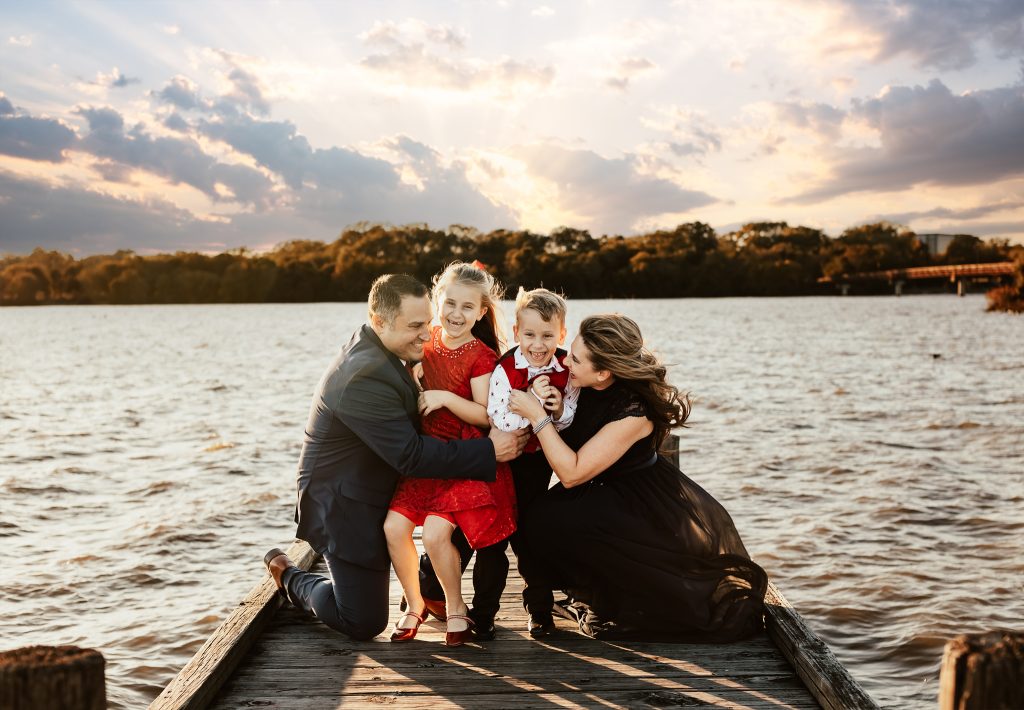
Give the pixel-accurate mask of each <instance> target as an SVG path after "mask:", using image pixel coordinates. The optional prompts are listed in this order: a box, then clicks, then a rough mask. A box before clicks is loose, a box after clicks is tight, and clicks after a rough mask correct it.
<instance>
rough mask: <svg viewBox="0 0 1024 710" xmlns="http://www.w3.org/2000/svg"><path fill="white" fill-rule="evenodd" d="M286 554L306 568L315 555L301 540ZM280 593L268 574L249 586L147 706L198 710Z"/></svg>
mask: <svg viewBox="0 0 1024 710" xmlns="http://www.w3.org/2000/svg"><path fill="white" fill-rule="evenodd" d="M288 556H289V557H290V558H291V559H292V560H293V561H294V562H295V564H297V565H298V566H299V567H302V568H303V569H309V568H310V566H311V565H312V564H313V562H314V561H315V560H316V558H317V555H316V553H314V552H313V550H312V549H310V547H309V545H307V544H306V543H304V542H296V543H295V544H293V545H292V546H291V547H289V548H288ZM280 599H281V598H280V596H278V594H277V590H276V588H275V587H274V582H273V580H271V578H270V576H269V575H264V576H263V578H262V579H261V580H260V582H259V583H258V584H257V585H256V586H255V587H253V588H252V590H250V592H249V593H248V594H247V595H246V597H245V599H243V600H242V601H241V603H239V605H238V606H237V607H235V609H234V610H233V611H232V612H231V613H230V614H229V615H228V617H227V618H226V619H225V620H224V621H223V622H222V623H221V625H220V626H218V627H217V629H216V630H215V631H214V632H213V635H211V636H210V638H209V639H207V641H206V643H205V644H203V646H202V648H200V649H199V651H197V652H196V655H195V656H193V657H192V660H190V661H189V662H188V663H187V664H186V665H185V667H184V668H182V669H181V670H180V671H179V672H178V675H177V676H175V678H174V680H172V681H171V682H170V684H169V685H168V686H167V687H166V688H164V690H163V692H162V693H160V695H158V696H157V698H156V700H154V701H153V702H152V703H151V704H150V706H149V707H150V710H201V709H202V708H205V707H208V706H209V704H210V701H211V700H212V699H213V697H214V695H216V693H217V691H218V690H220V688H221V686H222V685H223V684H224V682H225V681H226V680H227V678H228V677H229V676H230V675H231V672H232V671H234V669H235V668H236V667H237V666H238V664H239V663H240V662H241V660H242V659H243V658H245V655H246V653H247V652H248V650H249V648H250V647H251V646H252V644H253V642H254V641H255V640H256V638H257V637H258V636H259V635H260V633H261V632H262V631H263V628H264V627H265V626H266V624H267V622H268V621H269V620H270V619H272V618H273V615H274V612H275V611H276V609H277V607H278V606H280V604H281V601H280Z"/></svg>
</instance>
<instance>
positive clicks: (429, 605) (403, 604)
mask: <svg viewBox="0 0 1024 710" xmlns="http://www.w3.org/2000/svg"><path fill="white" fill-rule="evenodd" d="M423 603H424V604H425V605H426V609H425V612H426V613H425V616H433V617H434V618H435V619H437V620H438V621H444V620H445V619H447V618H448V610H447V609H446V604H445V601H444V599H441V600H440V601H438V600H437V599H427V598H426V597H423ZM408 606H409V602H407V601H406V600H405V595H404V594H403V595H402V601H400V602H398V610H399V611H405V610H406V609H407V608H408Z"/></svg>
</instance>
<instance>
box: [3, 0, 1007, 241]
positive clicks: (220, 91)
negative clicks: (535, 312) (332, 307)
mask: <svg viewBox="0 0 1024 710" xmlns="http://www.w3.org/2000/svg"><path fill="white" fill-rule="evenodd" d="M54 9H59V10H60V12H61V13H65V14H67V15H68V16H69V17H70V16H74V17H77V18H79V20H80V21H79V22H76V23H67V26H64V25H61V24H59V23H58V24H54V23H53V17H54V13H53V12H52V10H54ZM410 13H415V14H410ZM0 16H2V17H3V18H4V19H5V21H6V24H5V26H7V27H9V29H8V32H7V33H6V34H5V36H6V37H7V40H8V41H7V42H4V43H0V62H2V64H3V66H4V67H5V68H7V69H8V71H7V72H5V73H4V78H3V81H4V84H3V85H2V86H0V156H2V157H3V168H2V169H3V170H4V171H6V172H5V175H6V179H5V182H3V183H2V189H4V190H7V191H8V192H0V203H2V204H3V205H4V209H5V210H9V209H11V207H10V206H11V205H14V204H15V203H16V202H17V201H18V200H19V199H20V200H22V201H23V202H24V203H25V204H26V205H36V206H38V205H42V204H45V203H49V204H56V202H57V198H58V197H59V198H61V199H64V198H66V199H67V200H68V201H69V202H71V203H72V204H75V205H77V206H79V207H80V208H81V209H82V210H85V211H87V212H88V214H90V215H91V216H92V218H94V219H95V220H97V223H96V224H95V225H93V226H90V227H89V228H88V230H87V229H86V228H85V225H87V224H88V222H87V221H83V223H82V224H83V227H82V228H81V230H79V232H80V234H79V236H80V239H81V244H82V245H86V244H91V245H94V246H96V248H99V246H98V245H101V244H113V243H114V242H115V241H116V240H117V239H122V238H123V239H125V240H127V241H126V242H125V243H124V246H125V247H128V248H132V246H133V245H132V243H131V240H132V239H136V240H137V241H138V242H139V243H144V244H146V245H147V247H146V248H150V247H151V246H152V245H153V244H156V243H158V242H159V243H168V244H172V243H173V240H174V238H175V237H174V235H178V237H179V238H180V240H181V241H180V243H181V244H182V245H186V244H188V245H192V244H200V243H203V244H208V245H213V244H223V245H227V246H228V247H230V246H237V245H240V244H242V243H246V244H250V245H251V244H272V243H274V242H275V241H281V240H285V239H295V238H321V239H329V238H332V237H333V236H335V235H337V234H338V233H339V232H340V231H342V230H343V229H344V228H345V226H346V225H347V224H350V223H355V222H365V221H371V222H372V221H381V222H390V223H394V224H401V223H405V222H417V223H421V222H428V223H431V224H432V225H435V226H440V227H444V226H446V225H448V224H453V223H462V224H470V225H472V226H475V227H478V228H480V229H483V230H487V229H491V228H499V227H500V228H518V227H529V228H531V229H538V230H540V231H546V230H550V229H554V228H556V227H558V226H561V225H569V226H575V227H580V228H586V229H590V230H591V231H592V232H594V233H597V234H600V233H621V234H632V233H635V232H637V231H640V230H646V229H659V228H671V227H673V226H675V225H676V224H678V222H680V221H686V220H692V219H697V220H701V221H706V222H709V223H711V224H713V225H714V226H723V227H728V226H729V225H735V224H743V223H745V222H748V221H751V220H754V219H763V218H772V219H781V220H786V221H788V222H790V223H791V224H808V225H812V226H818V227H822V228H826V229H828V230H831V232H834V233H839V232H841V231H842V230H843V229H845V228H846V227H847V226H849V225H851V224H859V223H863V221H864V220H865V219H871V218H874V217H875V216H878V215H883V216H885V215H888V216H891V217H892V218H893V219H896V218H899V220H900V221H905V222H908V223H909V225H910V226H911V227H913V228H916V227H918V226H920V227H921V228H923V229H928V230H940V229H942V228H944V227H950V228H955V229H957V230H958V231H962V232H971V231H972V230H977V231H978V233H979V234H980V233H983V232H984V233H985V234H995V235H996V236H998V230H999V229H1001V228H1005V229H1006V231H1005V232H1004V233H1003V234H1004V236H1007V237H1010V238H1013V239H1017V240H1022V241H1024V228H1021V226H1020V223H1021V222H1024V207H1021V206H1012V205H1013V204H1014V201H1013V197H1014V196H1015V195H1017V194H1021V192H1022V191H1024V168H1022V167H1021V166H1022V165H1024V153H1022V150H1024V149H1022V148H1021V146H1024V128H1022V126H1024V96H1022V91H1024V88H1022V87H1024V73H1022V71H1021V66H1022V64H1021V61H1022V59H1024V42H1022V40H1021V37H1022V36H1024V25H1022V22H1024V7H1022V6H1021V5H1020V3H1019V2H1017V0H978V1H977V2H970V1H969V0H938V4H935V3H933V2H930V1H926V0H895V1H894V2H888V1H883V0H867V1H866V2H862V1H861V0H856V1H855V0H835V2H830V3H814V2H810V1H809V0H732V1H731V2H729V3H718V4H701V3H689V2H683V3H656V2H646V1H643V2H641V4H640V5H639V6H637V7H636V8H632V7H631V8H626V7H625V6H621V5H613V4H601V3H597V4H595V3H588V2H582V1H581V2H565V3H560V4H558V5H557V6H556V5H553V4H551V5H545V4H544V3H543V2H540V1H538V2H536V3H533V4H530V3H527V4H522V3H511V2H499V3H471V4H469V5H467V6H465V7H463V8H462V9H461V10H460V11H458V12H456V11H454V10H453V9H452V8H451V7H450V6H446V5H441V4H431V3H428V4H424V5H417V6H415V7H412V6H401V7H399V6H383V5H373V4H370V5H365V4H364V5H349V6H337V5H334V4H330V3H327V4H323V3H309V2H305V1H304V0H297V1H296V2H293V3H286V4H281V3H271V4H260V5H256V6H254V7H253V8H250V9H249V10H247V11H246V12H245V13H241V14H240V13H238V12H237V8H235V7H234V6H233V5H231V4H230V3H224V2H222V1H221V0H211V2H210V3H208V4H207V5H206V6H204V11H203V17H202V22H197V21H196V18H194V17H193V16H192V15H190V14H189V13H187V12H185V11H184V10H183V9H181V8H178V7H177V6H174V5H161V6H160V8H159V11H158V10H157V9H156V7H155V6H151V5H148V4H145V3H144V4H141V5H138V7H137V8H135V10H134V11H133V12H132V13H117V12H115V11H112V10H110V9H109V8H106V7H104V6H102V5H95V4H93V5H88V4H87V5H76V6H72V5H67V6H64V5H62V4H61V3H58V4H57V5H46V6H40V5H38V4H36V5H33V4H31V3H22V4H13V5H12V4H8V5H7V6H5V7H4V9H3V10H0ZM114 18H117V21H114ZM226 22H230V23H231V26H232V28H233V31H232V32H231V33H229V34H228V35H223V33H220V34H218V33H216V32H214V33H211V32H209V31H208V30H207V29H206V27H207V26H212V27H219V26H224V24H225V23H226ZM72 28H74V31H72ZM32 191H36V192H37V193H38V194H35V195H34V197H33V199H28V197H27V196H26V195H27V194H28V193H31V192H32ZM15 195H18V197H15ZM55 209H56V208H55ZM19 210H20V207H19ZM147 210H151V215H152V219H151V220H149V222H148V224H150V226H151V229H153V230H154V231H155V232H156V233H157V236H156V237H154V239H153V240H150V239H148V237H146V236H145V235H139V236H136V237H131V236H130V235H131V234H132V229H142V230H144V229H145V225H146V224H147V221H146V220H145V219H143V216H144V215H145V214H146V211H147ZM18 214H21V215H22V216H23V217H24V218H25V219H26V220H27V219H28V217H27V216H26V215H29V214H30V213H29V212H23V211H19V212H18ZM103 215H109V218H110V219H111V220H112V224H115V225H117V226H115V227H111V229H109V230H103V229H101V228H99V226H98V220H100V219H102V216H103ZM58 216H59V213H55V216H54V220H53V221H52V222H49V223H48V224H49V225H50V227H51V228H52V229H58V228H59V229H67V230H70V233H69V235H68V236H66V237H65V235H63V234H57V233H56V232H53V231H51V232H50V234H51V235H52V236H50V237H45V236H43V235H45V234H46V232H44V231H43V230H41V229H37V228H36V227H35V226H33V225H34V224H35V223H32V224H30V223H29V222H27V221H24V222H18V224H19V225H20V226H19V229H24V230H25V233H26V234H30V235H37V236H39V238H40V239H43V240H49V241H44V242H40V245H43V246H45V245H47V244H49V243H56V242H57V241H60V243H62V244H73V243H75V232H76V230H77V229H78V227H76V223H75V222H74V220H71V219H67V220H63V219H58ZM136 216H137V217H138V218H139V219H138V223H137V224H136V223H134V222H133V221H132V220H134V219H135V217H136ZM5 217H7V218H8V220H9V221H8V224H13V223H14V222H12V221H10V220H13V217H12V216H10V215H5ZM158 223H159V224H158ZM129 224H131V228H129ZM157 225H158V226H157ZM94 226H95V227H96V228H95V229H94V228H93V227H94ZM994 230H995V231H994ZM12 235H13V233H12V232H8V231H0V251H3V250H7V249H10V248H11V247H10V245H9V244H8V242H10V241H11V240H13V239H15V237H14V236H12ZM97 235H100V236H102V239H101V238H100V236H97ZM17 239H19V240H21V239H22V236H21V235H19V236H18V237H17ZM20 243H22V242H19V244H20ZM82 248H85V247H84V246H83V247H82ZM211 248H212V247H211Z"/></svg>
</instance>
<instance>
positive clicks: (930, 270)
mask: <svg viewBox="0 0 1024 710" xmlns="http://www.w3.org/2000/svg"><path fill="white" fill-rule="evenodd" d="M1016 270H1017V265H1016V264H1015V263H1014V262H1012V261H997V262H992V263H989V264H950V265H948V266H912V267H909V268H906V269H887V270H885V271H861V272H858V273H854V274H837V275H836V276H822V277H821V278H820V279H818V283H834V284H836V285H838V286H839V287H840V288H841V289H842V293H843V295H844V296H845V295H846V294H847V293H848V291H849V287H850V284H851V283H855V282H864V281H888V282H889V283H891V284H893V286H894V287H895V289H896V295H897V296H899V295H900V294H901V293H902V291H903V284H904V282H906V281H919V280H924V279H948V280H949V281H950V282H952V283H955V284H956V285H957V288H956V291H957V295H958V296H963V295H964V294H965V293H966V291H967V286H966V283H967V281H969V280H974V279H978V280H985V281H988V280H992V279H995V280H1003V279H1007V278H1010V277H1012V276H1013V275H1014V274H1015V273H1016Z"/></svg>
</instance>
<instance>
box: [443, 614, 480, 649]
mask: <svg viewBox="0 0 1024 710" xmlns="http://www.w3.org/2000/svg"><path fill="white" fill-rule="evenodd" d="M452 619H462V620H463V621H465V622H466V628H464V629H463V630H462V631H445V633H444V645H445V646H452V647H454V646H461V645H463V644H464V643H466V641H468V640H469V639H470V638H471V637H472V636H473V629H474V628H475V627H476V624H474V623H473V620H472V619H470V618H469V617H468V616H466V615H465V614H449V616H448V623H449V624H450V623H451V621H452Z"/></svg>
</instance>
